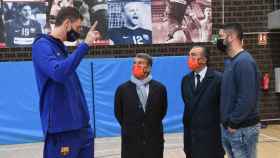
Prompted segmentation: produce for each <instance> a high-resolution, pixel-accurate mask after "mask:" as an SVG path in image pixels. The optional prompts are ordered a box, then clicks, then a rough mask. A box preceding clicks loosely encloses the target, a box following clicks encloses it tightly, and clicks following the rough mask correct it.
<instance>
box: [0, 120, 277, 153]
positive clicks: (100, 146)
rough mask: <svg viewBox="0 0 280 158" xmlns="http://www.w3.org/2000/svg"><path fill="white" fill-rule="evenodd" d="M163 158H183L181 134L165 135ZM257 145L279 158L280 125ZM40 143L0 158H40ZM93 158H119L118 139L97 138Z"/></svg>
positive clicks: (11, 148) (8, 149)
mask: <svg viewBox="0 0 280 158" xmlns="http://www.w3.org/2000/svg"><path fill="white" fill-rule="evenodd" d="M165 140H166V142H165V150H164V158H185V156H184V153H183V151H182V148H183V143H182V141H183V138H182V133H177V134H166V135H165ZM259 140H260V141H259V144H258V158H280V125H271V126H269V127H268V128H265V129H262V130H261V134H260V139H259ZM42 149H43V144H42V143H33V144H19V145H0V158H42ZM95 158H120V138H119V137H113V138H112V137H111V138H98V139H96V142H95Z"/></svg>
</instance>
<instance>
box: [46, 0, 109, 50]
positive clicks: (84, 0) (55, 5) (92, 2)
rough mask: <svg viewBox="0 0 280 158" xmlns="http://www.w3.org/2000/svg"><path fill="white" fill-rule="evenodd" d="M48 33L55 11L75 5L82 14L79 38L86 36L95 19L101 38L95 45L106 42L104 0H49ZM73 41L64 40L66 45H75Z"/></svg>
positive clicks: (55, 14) (51, 27) (52, 23)
mask: <svg viewBox="0 0 280 158" xmlns="http://www.w3.org/2000/svg"><path fill="white" fill-rule="evenodd" d="M49 6H50V7H49V11H48V14H49V17H48V24H47V25H48V31H47V32H48V33H49V32H50V31H51V30H52V29H53V27H54V23H55V18H56V16H57V13H58V12H59V11H60V9H61V8H62V7H68V6H71V7H75V8H77V9H78V10H79V11H80V13H81V14H82V16H83V18H84V19H83V21H82V28H81V34H80V40H83V39H84V38H85V37H86V34H87V32H88V31H89V29H90V27H91V26H92V25H93V24H94V22H95V21H98V25H97V27H96V30H97V31H99V33H100V35H101V39H100V40H98V41H96V45H103V44H108V40H107V39H108V35H107V28H108V27H107V23H108V18H107V17H108V16H107V4H106V1H105V0H49ZM77 42H78V41H75V42H65V44H66V45H76V44H77Z"/></svg>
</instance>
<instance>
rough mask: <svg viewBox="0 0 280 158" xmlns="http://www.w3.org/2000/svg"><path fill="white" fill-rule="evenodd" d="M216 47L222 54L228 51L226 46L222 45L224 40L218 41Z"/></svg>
mask: <svg viewBox="0 0 280 158" xmlns="http://www.w3.org/2000/svg"><path fill="white" fill-rule="evenodd" d="M216 45H217V48H218V49H219V50H220V51H222V52H226V51H227V49H228V46H227V45H226V44H224V39H218V40H217V44H216Z"/></svg>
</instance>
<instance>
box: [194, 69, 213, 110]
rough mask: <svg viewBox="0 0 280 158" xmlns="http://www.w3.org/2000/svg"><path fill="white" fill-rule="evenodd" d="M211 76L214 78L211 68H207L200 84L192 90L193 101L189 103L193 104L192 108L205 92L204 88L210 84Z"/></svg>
mask: <svg viewBox="0 0 280 158" xmlns="http://www.w3.org/2000/svg"><path fill="white" fill-rule="evenodd" d="M213 78H214V72H213V70H211V69H209V68H208V69H207V72H206V74H205V77H204V79H203V80H202V82H201V84H200V86H199V87H198V88H197V89H196V90H195V92H194V95H193V97H194V99H193V102H192V103H191V104H192V105H193V106H192V108H195V107H196V106H195V105H196V104H197V102H198V101H199V100H200V99H201V95H202V94H203V93H204V92H205V89H206V88H207V86H208V85H209V84H210V82H211V81H212V79H213ZM193 80H194V79H193ZM193 82H194V81H193ZM193 85H194V83H193Z"/></svg>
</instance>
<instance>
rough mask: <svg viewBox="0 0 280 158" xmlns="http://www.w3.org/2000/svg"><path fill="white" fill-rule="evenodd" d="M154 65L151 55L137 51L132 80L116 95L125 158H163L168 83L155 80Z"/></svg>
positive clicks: (117, 115) (122, 85) (123, 157)
mask: <svg viewBox="0 0 280 158" xmlns="http://www.w3.org/2000/svg"><path fill="white" fill-rule="evenodd" d="M151 68H152V58H151V56H149V55H148V54H144V53H139V54H137V55H136V57H135V58H134V62H133V68H132V75H131V79H130V80H129V81H127V82H125V83H123V84H121V85H120V86H119V87H118V88H117V91H116V94H115V116H116V118H117V120H118V122H119V124H120V126H121V137H122V150H121V157H122V158H163V149H164V138H163V125H162V120H163V118H164V116H165V114H166V111H167V92H166V88H165V86H164V85H162V84H161V83H160V82H158V81H155V80H153V79H152V76H151Z"/></svg>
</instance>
